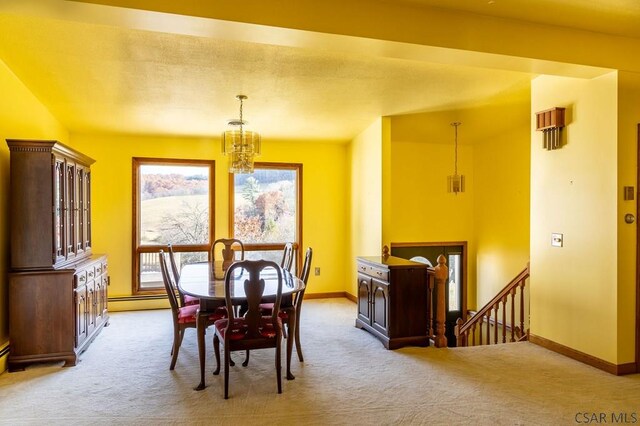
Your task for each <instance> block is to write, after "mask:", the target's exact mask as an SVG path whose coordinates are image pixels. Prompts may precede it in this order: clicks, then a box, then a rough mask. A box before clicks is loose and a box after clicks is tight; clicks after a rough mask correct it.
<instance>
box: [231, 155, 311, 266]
mask: <svg viewBox="0 0 640 426" xmlns="http://www.w3.org/2000/svg"><path fill="white" fill-rule="evenodd" d="M229 183H230V189H229V196H230V201H229V206H230V213H229V218H230V219H229V228H230V229H229V234H230V235H232V236H233V237H234V238H237V239H239V240H240V241H242V242H243V244H244V246H245V251H246V253H245V258H246V259H258V258H262V259H268V260H273V261H274V262H277V263H280V259H281V258H282V249H283V248H284V245H285V244H286V243H287V242H293V243H294V247H295V248H296V261H295V262H294V269H295V270H298V269H299V267H300V260H301V253H300V252H301V250H300V246H301V242H302V164H281V163H277V164H276V163H256V164H255V166H254V172H253V173H252V174H235V175H233V174H232V175H230V179H229Z"/></svg>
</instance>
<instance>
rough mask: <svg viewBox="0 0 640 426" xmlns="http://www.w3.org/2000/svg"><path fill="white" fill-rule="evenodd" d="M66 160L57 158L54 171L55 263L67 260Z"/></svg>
mask: <svg viewBox="0 0 640 426" xmlns="http://www.w3.org/2000/svg"><path fill="white" fill-rule="evenodd" d="M63 211H64V160H63V159H61V158H56V159H55V162H54V170H53V263H54V264H55V263H58V262H60V261H63V260H64V259H65V256H66V254H65V242H64V235H65V223H64V217H63Z"/></svg>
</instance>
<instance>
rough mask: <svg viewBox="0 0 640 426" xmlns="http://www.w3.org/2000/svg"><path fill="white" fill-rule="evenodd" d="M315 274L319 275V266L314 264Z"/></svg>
mask: <svg viewBox="0 0 640 426" xmlns="http://www.w3.org/2000/svg"><path fill="white" fill-rule="evenodd" d="M316 275H320V267H319V266H316Z"/></svg>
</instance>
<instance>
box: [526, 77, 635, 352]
mask: <svg viewBox="0 0 640 426" xmlns="http://www.w3.org/2000/svg"><path fill="white" fill-rule="evenodd" d="M617 101H618V97H617V74H616V73H615V72H614V73H610V74H607V75H605V76H603V77H599V78H595V79H593V80H579V79H573V78H560V77H550V76H542V77H538V78H536V79H535V80H534V81H533V83H532V90H531V109H532V111H541V110H544V109H548V108H551V107H556V106H557V107H566V108H567V111H566V112H567V127H566V132H565V136H566V140H567V142H568V143H567V144H566V145H565V146H563V147H562V149H559V150H555V151H546V150H544V149H543V148H542V147H541V144H540V143H532V146H531V176H532V181H531V332H532V333H533V334H536V335H538V336H541V337H544V338H547V339H550V340H552V341H554V342H557V343H560V344H562V345H565V346H568V347H570V348H573V349H576V350H578V351H581V352H584V353H587V354H589V355H593V356H595V357H598V358H600V359H603V360H605V361H609V362H612V363H617V361H618V359H617V344H618V339H617V335H616V332H615V330H617V326H618V323H617V313H618V310H617V303H618V291H617V282H618V273H617V268H616V265H617V262H618V248H617V236H618V217H617V213H618V212H617V206H618V200H619V195H618V192H619V185H618V173H617V161H618V142H617V140H618V133H617V126H618V122H617V113H618V105H617ZM531 125H532V131H531V140H532V141H538V142H539V141H540V139H541V136H540V133H539V132H536V131H535V125H534V118H533V115H532V124H531ZM553 232H558V233H563V234H564V247H562V248H558V247H552V246H551V244H550V241H551V233H553ZM628 361H631V360H628Z"/></svg>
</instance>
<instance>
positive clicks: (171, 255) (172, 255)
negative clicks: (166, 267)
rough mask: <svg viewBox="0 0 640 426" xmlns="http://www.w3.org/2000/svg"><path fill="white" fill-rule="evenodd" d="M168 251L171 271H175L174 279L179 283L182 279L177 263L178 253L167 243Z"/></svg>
mask: <svg viewBox="0 0 640 426" xmlns="http://www.w3.org/2000/svg"><path fill="white" fill-rule="evenodd" d="M167 252H169V263H171V272H172V273H173V280H174V281H175V282H176V283H177V282H178V280H180V269H178V264H177V263H176V255H175V253H174V251H173V246H172V245H171V244H167Z"/></svg>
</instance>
